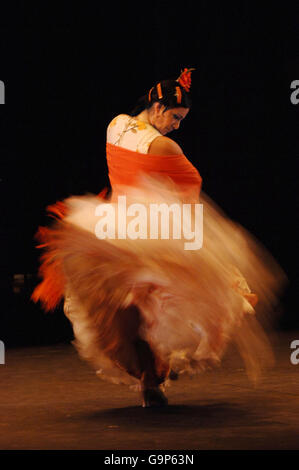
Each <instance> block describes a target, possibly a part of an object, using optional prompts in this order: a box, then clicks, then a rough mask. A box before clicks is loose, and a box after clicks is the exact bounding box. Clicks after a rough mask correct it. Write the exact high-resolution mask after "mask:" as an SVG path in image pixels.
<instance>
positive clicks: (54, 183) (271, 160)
mask: <svg viewBox="0 0 299 470" xmlns="http://www.w3.org/2000/svg"><path fill="white" fill-rule="evenodd" d="M298 13H299V7H298V6H296V2H280V3H275V4H271V3H268V2H264V3H263V2H256V3H255V2H247V1H244V2H221V1H218V2H215V1H214V2H212V1H203V0H202V1H197V2H190V1H181V2H179V3H177V2H174V1H172V2H171V1H152V2H150V3H142V2H139V3H137V2H135V3H132V2H120V1H114V2H110V3H103V2H102V3H100V2H95V1H85V2H84V3H81V4H77V3H72V2H66V1H61V2H56V3H54V2H38V3H37V2H28V1H26V2H25V1H23V2H21V1H20V2H10V3H9V4H8V2H7V5H2V6H1V14H0V34H1V42H0V80H2V81H3V82H4V84H5V100H6V103H5V106H2V107H1V113H0V114H1V129H0V130H1V141H0V151H1V167H2V168H1V176H0V178H1V181H0V188H1V203H2V214H1V248H2V254H1V293H2V302H1V303H2V305H1V319H0V339H1V340H3V341H4V342H5V343H6V345H8V346H10V345H11V346H18V345H30V344H46V343H53V342H57V341H64V340H66V341H67V340H69V339H70V338H71V337H72V333H71V329H70V326H69V324H68V321H67V320H66V319H65V318H64V317H63V314H62V310H61V308H60V309H58V310H57V311H56V312H55V313H52V314H47V315H45V314H44V313H43V312H42V311H41V309H40V307H39V306H38V305H34V304H33V303H32V302H31V301H30V299H29V297H30V292H31V290H32V288H33V287H34V285H35V282H36V272H37V266H38V254H39V253H38V251H37V250H36V249H35V247H34V245H35V242H34V240H33V236H34V233H35V232H36V230H37V227H38V225H40V224H43V223H46V222H47V220H46V217H45V215H44V214H45V207H46V206H47V205H48V204H50V203H53V202H55V201H56V200H58V199H61V198H64V197H67V196H68V195H70V194H84V193H86V192H93V193H97V192H99V191H100V190H101V189H102V188H103V187H104V186H106V185H107V184H108V178H107V168H106V161H105V133H106V126H107V124H108V123H109V121H110V120H111V118H112V117H113V116H115V115H116V114H118V113H121V112H128V111H130V109H131V108H132V107H133V105H134V104H135V101H136V100H137V98H138V97H139V96H141V95H143V94H144V93H145V92H146V91H148V90H149V89H150V88H151V86H152V85H153V84H154V83H155V82H156V81H159V80H161V79H164V78H172V77H173V78H176V77H177V76H178V74H179V73H180V69H181V68H183V67H195V68H196V71H195V72H194V73H193V80H192V98H193V103H194V105H193V109H192V111H191V112H190V113H189V115H188V118H187V119H186V120H185V121H184V122H183V124H182V126H181V129H180V130H179V131H178V132H177V133H176V134H175V135H173V138H175V139H176V140H177V141H178V142H179V144H180V145H181V146H182V148H183V149H184V152H185V154H186V155H187V156H188V158H189V159H190V160H191V161H192V163H194V164H195V165H196V167H197V168H198V169H199V171H200V173H201V175H202V177H203V189H204V191H205V192H206V193H208V194H209V195H210V196H211V197H212V198H213V199H214V200H215V201H216V202H217V203H218V204H219V205H220V206H221V207H222V209H224V211H225V212H226V213H227V214H228V215H229V216H230V217H231V218H233V219H235V220H237V221H238V222H240V223H241V224H242V225H244V226H245V227H246V228H247V229H249V230H250V231H251V232H252V233H253V234H254V235H255V236H256V237H257V238H259V239H260V240H261V241H262V242H263V244H264V245H265V246H266V247H267V248H268V249H269V250H270V251H271V253H272V254H273V255H274V257H275V258H276V259H277V260H278V261H279V263H280V264H281V266H282V267H283V268H284V270H285V271H286V274H287V275H288V277H289V285H288V288H287V289H286V291H285V294H284V296H283V298H282V306H283V313H282V315H281V317H280V320H279V323H278V325H277V326H278V328H298V327H299V311H298V303H297V298H296V297H297V292H298V290H299V289H298V287H299V285H298V284H299V280H298V274H297V262H298V258H297V252H296V250H297V246H298V226H297V213H298V197H297V190H298V184H297V166H296V158H297V157H298V150H299V146H298V124H299V119H298V113H299V104H298V105H297V106H296V105H294V104H292V103H291V101H290V95H291V89H290V85H291V83H292V81H294V80H299V65H298V60H299V54H298V52H299V34H298ZM14 274H25V278H24V279H25V283H24V285H22V286H21V287H20V288H18V287H16V286H15V281H13V276H14Z"/></svg>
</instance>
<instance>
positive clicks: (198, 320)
mask: <svg viewBox="0 0 299 470" xmlns="http://www.w3.org/2000/svg"><path fill="white" fill-rule="evenodd" d="M120 195H121V196H122V197H123V196H124V195H125V197H126V207H127V208H128V207H131V209H130V210H129V211H127V216H128V217H127V219H126V221H125V228H126V229H128V228H129V224H130V223H131V225H130V230H131V232H130V231H129V230H124V226H123V225H122V226H121V227H120V226H117V222H116V220H117V217H122V219H121V220H122V223H123V221H124V212H123V210H124V206H122V207H120V205H119V201H120V200H119V196H120ZM121 201H122V204H123V202H124V199H121ZM64 202H65V204H66V206H67V210H68V215H67V216H66V217H65V218H64V219H63V220H62V221H60V222H57V223H56V225H55V227H53V230H54V231H55V237H54V238H55V240H56V242H54V244H53V246H54V251H55V257H56V260H57V258H59V260H60V261H61V263H62V265H63V269H64V275H65V277H66V279H67V284H66V288H65V293H64V295H65V305H64V311H65V314H66V315H67V317H68V318H69V319H70V321H71V322H72V325H73V329H74V335H75V345H76V347H77V349H78V351H79V354H80V355H81V356H82V358H84V359H85V360H87V361H89V362H90V363H92V365H93V366H94V367H95V368H96V370H97V372H98V374H99V376H100V377H102V378H104V379H107V380H110V381H112V382H114V383H126V384H131V385H133V384H137V383H138V379H137V378H136V377H133V376H132V375H130V374H129V373H128V372H127V371H126V370H124V368H122V367H120V365H119V363H117V361H113V360H111V357H109V355H108V354H107V336H109V335H110V336H109V338H110V339H109V340H108V342H109V341H110V342H112V343H113V342H114V343H115V342H117V341H118V342H121V341H122V338H121V337H119V335H117V334H115V335H113V331H114V330H115V331H116V330H117V328H116V324H117V322H118V315H117V312H119V310H120V309H124V308H126V307H127V306H129V305H132V304H134V305H136V306H137V307H138V309H139V311H140V312H141V315H142V317H143V323H142V327H141V330H140V336H141V337H142V338H143V339H144V340H145V341H147V342H148V343H149V344H150V345H151V348H152V350H153V351H154V353H155V354H157V355H158V356H159V357H160V358H162V359H165V361H167V362H168V363H169V364H170V367H171V369H173V370H175V371H176V372H178V373H183V372H189V373H192V374H194V373H197V372H201V371H202V370H204V369H205V367H206V366H207V365H209V366H210V365H211V364H214V363H219V362H220V361H221V358H222V356H223V354H224V353H225V351H226V347H227V345H228V344H229V343H230V342H234V343H235V344H236V345H237V347H238V349H239V352H240V354H241V356H242V358H243V359H244V362H245V366H246V370H247V373H248V375H249V377H250V378H251V379H252V380H254V381H255V380H257V378H258V377H259V375H260V372H261V370H262V368H263V366H264V365H269V364H271V363H272V361H273V355H272V352H271V347H270V345H269V342H268V340H267V337H266V334H265V333H264V328H263V327H262V326H261V323H260V322H261V321H262V323H263V324H264V318H265V314H267V315H268V319H269V318H270V319H271V311H272V309H273V306H275V303H276V301H277V296H278V294H279V292H280V289H281V288H282V286H283V284H284V282H285V276H284V273H283V272H282V270H281V269H280V268H279V266H278V265H277V263H276V262H275V261H274V259H273V258H272V257H271V255H270V254H269V253H268V252H267V251H266V250H265V248H264V247H263V246H262V245H261V244H260V243H259V242H258V241H257V240H255V239H254V237H253V236H252V235H250V234H249V233H248V232H247V231H246V230H245V229H244V228H242V227H240V226H239V225H238V224H236V223H234V222H232V221H231V220H229V219H228V218H227V217H226V216H225V214H223V213H222V211H221V210H220V209H219V208H218V207H217V206H216V205H215V204H214V203H213V202H212V201H211V200H210V199H209V198H208V197H207V196H206V195H205V194H203V193H202V194H201V196H200V199H199V200H198V201H196V204H202V206H201V209H200V210H199V211H198V212H197V213H196V211H195V206H194V205H193V206H190V207H191V213H192V220H191V225H192V224H193V225H192V226H193V228H195V224H196V223H197V222H198V227H200V224H202V225H201V227H200V230H202V231H201V241H202V247H201V248H198V249H192V250H188V249H186V241H190V240H186V238H184V236H182V237H181V238H179V237H178V238H175V237H171V234H170V236H169V237H168V238H166V239H163V238H162V236H161V232H159V235H158V238H153V237H151V234H152V233H153V232H151V228H150V227H149V223H148V222H149V221H150V220H152V219H150V216H149V212H150V208H151V207H152V206H151V204H153V203H156V204H163V203H164V204H167V207H169V205H171V204H176V205H177V207H180V209H181V215H182V214H183V206H182V204H183V203H185V204H188V202H186V200H183V199H182V194H181V193H180V192H179V190H178V188H175V187H174V186H173V184H172V183H171V182H169V181H168V182H167V181H163V182H161V181H159V180H157V179H153V178H150V177H143V179H142V181H141V182H140V186H139V188H130V187H127V188H124V187H122V188H116V191H115V192H114V195H113V197H112V199H110V200H109V201H107V200H104V199H100V198H99V197H97V196H94V195H86V196H79V197H71V198H69V199H67V200H66V201H64ZM193 203H194V200H193ZM107 204H108V205H109V209H108V206H107ZM132 204H140V206H133V208H132ZM105 205H106V206H105ZM111 207H112V208H113V209H112V212H110V213H109V214H110V216H111V214H114V216H115V219H114V220H115V223H116V230H115V232H113V230H114V229H113V228H112V225H110V227H108V225H107V224H109V223H110V222H109V221H111V219H109V221H108V219H106V227H104V225H105V224H102V225H101V227H99V220H101V218H100V217H99V214H102V215H103V214H104V213H105V214H107V213H108V212H107V211H109V210H111ZM141 207H143V208H146V210H147V212H146V215H145V212H144V209H142V210H141ZM164 207H166V206H164ZM198 207H199V206H198ZM104 209H106V212H105V211H104ZM121 211H122V213H121V214H120V212H121ZM192 211H193V212H192ZM136 214H137V215H138V220H137V219H136ZM196 217H200V221H199V220H196ZM134 218H135V222H133V225H132V220H134ZM145 218H146V221H147V222H146V224H145V225H144V226H143V227H141V225H142V224H143V223H145ZM102 220H103V219H102ZM118 220H119V219H118ZM170 220H171V221H172V222H173V223H177V222H178V220H177V219H176V222H174V220H173V218H170ZM137 222H138V223H137ZM180 224H181V225H180V229H181V234H182V233H184V234H186V233H187V231H188V227H189V232H190V226H189V225H188V224H190V220H189V219H188V220H187V219H186V220H182V219H181V222H180ZM187 225H188V227H187ZM132 227H133V228H132ZM104 228H105V229H106V231H107V230H108V232H109V233H110V238H106V239H105V240H104V239H100V238H99V236H103V229H104ZM114 228H115V227H114ZM134 228H135V231H139V235H140V233H141V232H142V234H143V237H144V238H135V239H134V235H132V230H133V232H134ZM184 229H186V231H185V232H184ZM193 232H194V234H195V229H194V230H193ZM53 233H54V232H53ZM113 233H114V235H115V237H114V238H111V234H113ZM119 235H120V236H119ZM202 235H203V238H202ZM130 237H131V238H130ZM132 237H133V238H132ZM199 238H200V237H199ZM201 241H200V243H201ZM55 243H56V244H55ZM52 248H53V247H52ZM54 251H53V253H54ZM257 299H258V302H257ZM103 344H105V347H103ZM108 349H109V348H108Z"/></svg>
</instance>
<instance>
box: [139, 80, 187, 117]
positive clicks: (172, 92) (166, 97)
mask: <svg viewBox="0 0 299 470" xmlns="http://www.w3.org/2000/svg"><path fill="white" fill-rule="evenodd" d="M159 85H161V87H160V90H159ZM178 87H179V90H180V93H181V95H180V97H178V90H177V88H178ZM159 94H160V96H161V95H162V97H159ZM156 102H157V103H161V104H164V106H165V108H166V109H172V108H191V98H190V93H187V92H186V91H185V89H184V88H183V87H182V86H180V84H179V83H178V82H177V81H176V80H162V81H161V82H159V83H157V84H156V85H155V86H154V87H153V88H151V90H149V91H148V92H147V94H146V95H144V96H142V97H141V98H139V100H138V101H137V103H136V105H135V107H134V108H133V109H132V111H131V112H130V116H137V115H138V114H139V113H141V112H142V111H143V110H144V109H149V108H150V107H151V106H152V105H153V104H154V103H156Z"/></svg>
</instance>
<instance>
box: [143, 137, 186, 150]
mask: <svg viewBox="0 0 299 470" xmlns="http://www.w3.org/2000/svg"><path fill="white" fill-rule="evenodd" d="M148 154H152V155H182V154H183V151H182V149H181V147H180V146H179V145H178V144H177V143H176V142H175V141H174V140H172V139H170V138H169V137H165V136H161V137H156V138H155V139H154V140H153V141H152V143H151V144H150V146H149V149H148Z"/></svg>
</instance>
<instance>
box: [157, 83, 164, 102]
mask: <svg viewBox="0 0 299 470" xmlns="http://www.w3.org/2000/svg"><path fill="white" fill-rule="evenodd" d="M157 93H158V98H159V100H161V99H162V98H163V93H162V87H161V83H158V85H157Z"/></svg>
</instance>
